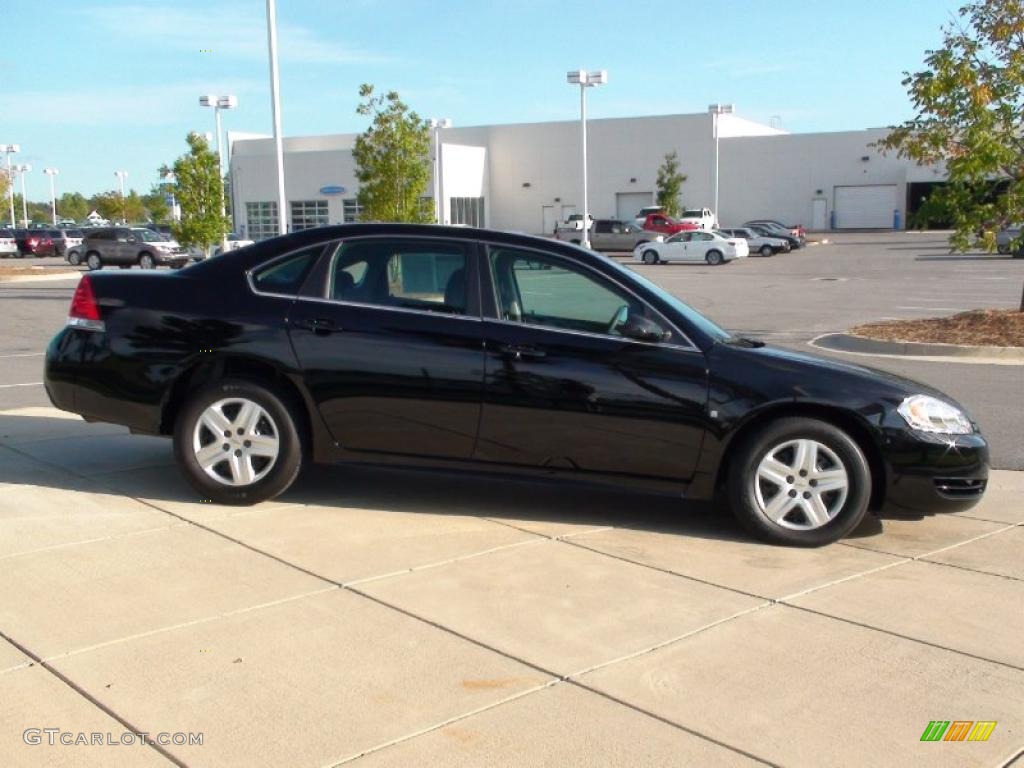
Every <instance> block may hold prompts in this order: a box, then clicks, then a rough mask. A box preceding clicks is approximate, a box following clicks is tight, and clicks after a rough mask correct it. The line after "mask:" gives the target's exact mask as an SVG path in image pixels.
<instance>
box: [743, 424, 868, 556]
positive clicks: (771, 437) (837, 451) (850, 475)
mask: <svg viewBox="0 0 1024 768" xmlns="http://www.w3.org/2000/svg"><path fill="white" fill-rule="evenodd" d="M811 444H813V446H814V449H815V453H814V454H813V455H816V457H817V459H816V460H813V462H812V459H811V456H812V454H811V453H810V451H804V452H803V453H802V454H801V453H799V450H800V449H799V446H800V445H805V446H806V445H811ZM801 456H804V457H806V458H805V459H804V460H803V461H801ZM773 460H774V461H773ZM772 464H774V465H775V467H778V469H777V470H776V469H775V468H774V467H773V466H772ZM801 466H802V467H804V468H803V469H801ZM803 472H807V474H806V475H802V473H803ZM824 472H831V473H832V474H831V475H826V474H822V473H824ZM840 472H843V473H845V474H842V475H840V474H839V473H840ZM783 473H785V474H783ZM765 474H769V475H771V476H772V477H778V478H779V481H778V483H775V482H773V481H772V480H770V479H766V478H765ZM812 481H814V482H812ZM826 482H827V483H830V484H834V485H835V486H836V488H835V489H833V490H827V491H824V492H821V491H816V490H815V488H816V487H819V484H821V485H824V484H825V483H826ZM727 483H728V485H727V489H726V490H727V493H728V500H729V505H730V507H731V508H732V511H733V514H734V515H735V516H736V519H737V520H739V522H740V524H741V525H743V527H744V528H746V529H747V531H749V532H750V533H751V534H753V535H754V536H756V537H757V538H759V539H762V540H763V541H767V542H769V543H772V544H787V545H790V546H798V547H820V546H822V545H824V544H831V543H832V542H834V541H838V540H839V539H841V538H842V537H843V536H845V535H846V534H848V533H849V532H850V531H852V530H853V529H854V528H856V527H857V526H858V525H859V524H860V522H861V520H863V519H864V515H865V514H866V512H867V508H868V502H869V501H870V499H871V472H870V470H869V468H868V463H867V459H865V458H864V453H863V452H862V451H861V449H860V446H858V445H857V443H856V442H855V441H854V440H853V438H851V437H850V436H849V435H848V434H847V433H846V432H844V431H843V430H841V429H839V428H838V427H836V426H834V425H833V424H830V423H828V422H826V421H821V420H820V419H812V418H802V417H797V418H794V417H788V418H781V419H776V420H774V421H771V422H769V423H768V424H766V425H765V426H764V427H762V428H761V429H759V430H757V431H756V432H755V433H753V434H752V435H750V436H749V437H748V438H747V439H746V440H744V441H743V443H742V444H741V445H740V446H739V447H738V448H737V451H736V453H735V454H734V455H733V456H731V458H730V465H729V473H728V478H727ZM776 500H777V501H778V504H776V505H775V507H774V508H773V502H775V501H776Z"/></svg>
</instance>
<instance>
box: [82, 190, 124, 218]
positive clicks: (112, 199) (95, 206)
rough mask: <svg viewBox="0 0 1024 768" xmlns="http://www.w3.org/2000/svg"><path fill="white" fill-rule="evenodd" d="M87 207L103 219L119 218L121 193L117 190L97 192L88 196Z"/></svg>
mask: <svg viewBox="0 0 1024 768" xmlns="http://www.w3.org/2000/svg"><path fill="white" fill-rule="evenodd" d="M89 207H90V208H91V209H92V210H94V211H96V213H98V214H99V215H100V216H102V217H103V218H104V219H108V220H109V221H120V220H121V193H120V192H118V191H117V190H112V191H110V192H97V193H96V194H95V195H93V196H92V197H90V198H89Z"/></svg>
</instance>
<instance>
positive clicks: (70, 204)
mask: <svg viewBox="0 0 1024 768" xmlns="http://www.w3.org/2000/svg"><path fill="white" fill-rule="evenodd" d="M57 215H58V216H60V217H61V218H65V219H74V220H75V221H78V222H80V221H82V220H83V219H84V218H85V217H86V216H88V215H89V201H88V200H86V199H85V197H83V196H82V194H81V193H80V192H65V193H64V194H63V195H61V196H60V197H58V198H57Z"/></svg>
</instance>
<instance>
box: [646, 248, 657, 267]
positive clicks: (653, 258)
mask: <svg viewBox="0 0 1024 768" xmlns="http://www.w3.org/2000/svg"><path fill="white" fill-rule="evenodd" d="M643 258H644V264H657V263H658V252H657V251H656V250H654V249H653V248H648V249H647V250H646V251H644V253H643Z"/></svg>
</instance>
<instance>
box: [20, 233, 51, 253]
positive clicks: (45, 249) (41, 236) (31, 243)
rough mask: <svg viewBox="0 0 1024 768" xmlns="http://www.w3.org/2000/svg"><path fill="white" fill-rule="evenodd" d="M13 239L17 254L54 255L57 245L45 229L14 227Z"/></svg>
mask: <svg viewBox="0 0 1024 768" xmlns="http://www.w3.org/2000/svg"><path fill="white" fill-rule="evenodd" d="M14 239H15V241H16V242H17V244H18V256H19V257H25V256H55V255H56V254H57V246H56V245H54V243H53V238H52V237H51V236H50V234H49V232H48V231H47V230H45V229H16V230H14Z"/></svg>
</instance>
